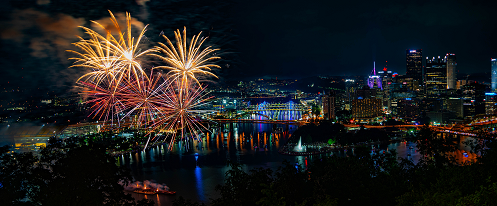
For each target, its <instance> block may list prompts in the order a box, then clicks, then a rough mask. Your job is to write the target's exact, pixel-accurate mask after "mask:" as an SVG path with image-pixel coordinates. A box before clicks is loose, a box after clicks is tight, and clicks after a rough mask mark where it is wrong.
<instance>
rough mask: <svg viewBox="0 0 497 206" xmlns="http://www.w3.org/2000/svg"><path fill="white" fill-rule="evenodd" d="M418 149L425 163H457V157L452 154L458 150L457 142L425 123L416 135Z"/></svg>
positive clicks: (436, 164) (440, 164)
mask: <svg viewBox="0 0 497 206" xmlns="http://www.w3.org/2000/svg"><path fill="white" fill-rule="evenodd" d="M415 141H416V143H417V148H418V151H419V152H420V153H421V154H422V155H423V158H422V160H423V161H422V162H423V163H428V164H431V163H434V164H435V166H437V167H441V166H443V165H448V164H455V159H454V157H453V156H451V155H450V154H451V153H452V152H454V151H455V150H456V144H455V143H454V141H452V140H451V139H449V138H448V137H444V136H443V135H442V134H437V133H436V132H435V131H433V130H432V129H431V128H430V127H429V126H427V125H425V126H423V127H422V128H421V130H420V131H419V132H418V133H417V135H416V137H415Z"/></svg>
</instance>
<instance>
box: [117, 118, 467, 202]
mask: <svg viewBox="0 0 497 206" xmlns="http://www.w3.org/2000/svg"><path fill="white" fill-rule="evenodd" d="M296 129H297V126H296V125H273V124H252V123H227V124H222V125H221V126H220V127H219V128H216V129H214V130H212V131H211V132H209V133H205V135H204V136H203V137H202V138H201V140H199V141H190V142H188V143H186V144H185V143H184V142H179V143H177V144H175V145H174V146H173V147H172V150H168V149H167V148H168V145H167V144H165V145H159V146H157V147H156V148H152V149H150V150H148V151H146V152H143V153H136V154H133V155H131V154H130V155H124V156H121V157H120V160H119V161H120V162H119V164H121V165H126V166H127V167H129V168H130V169H131V170H132V173H133V177H134V178H135V179H136V180H137V181H144V180H153V181H155V182H157V183H161V184H166V185H167V186H168V187H170V189H171V190H173V191H177V193H176V195H175V196H167V195H159V196H157V195H141V194H135V193H133V194H132V196H134V197H135V198H138V199H141V198H143V197H144V196H146V197H147V198H149V199H154V200H155V201H156V202H159V200H160V205H171V204H172V201H173V200H174V199H175V198H177V197H179V196H183V197H185V198H186V199H192V200H194V201H200V202H205V203H207V202H208V201H209V200H210V199H212V198H217V197H218V196H219V194H218V193H217V192H216V191H215V186H216V185H218V184H222V183H223V182H224V177H225V174H226V172H227V171H228V170H229V169H230V168H229V167H228V166H227V165H226V162H227V161H233V162H239V163H241V164H242V169H243V170H244V171H246V172H248V171H249V170H250V169H254V168H258V167H263V168H270V169H272V170H273V171H276V170H277V169H278V167H279V166H281V165H282V162H283V161H284V160H287V161H288V162H290V164H292V165H293V164H295V163H298V165H299V166H301V167H305V166H306V165H308V164H310V162H312V160H313V159H315V158H320V157H323V156H329V155H339V156H348V155H354V149H348V150H339V151H334V152H332V153H328V154H322V155H316V156H310V157H307V158H306V157H304V156H285V155H280V154H279V153H278V149H279V147H280V146H283V145H284V144H285V143H286V141H287V140H288V138H289V137H290V135H291V134H292V133H293V132H294V131H295V130H296ZM467 138H470V137H461V138H459V141H458V143H459V146H460V149H459V150H458V151H456V152H455V153H454V155H455V157H456V158H457V159H458V161H460V162H464V161H468V160H469V161H471V160H472V159H474V158H475V157H476V155H474V154H471V153H469V152H468V157H465V156H464V155H463V152H467V151H468V149H469V148H467V147H466V146H465V145H463V144H462V142H464V141H465V140H466V139H467ZM188 148H189V149H188ZM371 149H372V152H380V153H381V152H383V151H385V152H386V151H389V150H392V149H395V150H396V151H397V153H398V157H403V158H407V159H410V160H413V161H414V162H415V163H417V162H418V161H419V159H420V158H421V155H420V154H419V152H418V151H417V150H416V144H415V143H412V142H397V143H392V144H389V145H372V146H371ZM159 198H160V199H159Z"/></svg>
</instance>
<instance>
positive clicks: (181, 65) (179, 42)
mask: <svg viewBox="0 0 497 206" xmlns="http://www.w3.org/2000/svg"><path fill="white" fill-rule="evenodd" d="M201 34H202V32H200V33H199V34H198V35H197V36H195V35H194V36H193V38H192V39H191V40H190V44H189V45H188V41H187V40H186V28H184V29H183V35H181V32H180V31H179V29H178V30H176V31H175V32H174V35H175V37H176V47H174V45H173V43H172V42H171V41H170V40H169V38H167V37H166V36H165V35H163V37H164V39H166V41H167V45H166V44H163V43H160V42H159V44H160V45H161V46H160V47H158V46H157V47H156V51H158V52H160V53H163V54H164V55H165V56H161V55H157V54H150V55H153V56H156V57H159V58H160V59H162V60H163V61H164V62H166V63H168V64H169V66H159V67H157V68H161V69H167V70H169V72H168V73H167V75H169V76H170V77H171V78H174V79H180V80H181V84H182V85H183V86H188V85H190V84H189V80H193V81H195V82H196V83H197V84H198V85H199V86H200V82H199V80H198V76H213V77H216V78H217V76H216V75H215V74H214V73H212V72H211V70H212V68H221V67H220V66H218V65H216V64H210V63H209V62H210V61H213V60H216V59H220V57H217V56H215V55H212V52H215V51H217V50H219V49H212V48H211V47H210V46H208V47H206V48H205V49H203V50H202V49H201V47H202V44H203V43H204V42H205V40H206V39H207V38H203V37H201V38H200V35H201Z"/></svg>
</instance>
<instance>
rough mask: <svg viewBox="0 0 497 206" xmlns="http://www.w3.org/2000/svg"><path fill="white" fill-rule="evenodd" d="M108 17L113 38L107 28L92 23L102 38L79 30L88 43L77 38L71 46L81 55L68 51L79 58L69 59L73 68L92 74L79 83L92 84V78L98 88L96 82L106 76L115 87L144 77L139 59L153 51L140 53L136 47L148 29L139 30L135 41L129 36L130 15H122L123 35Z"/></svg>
mask: <svg viewBox="0 0 497 206" xmlns="http://www.w3.org/2000/svg"><path fill="white" fill-rule="evenodd" d="M109 13H110V15H111V18H110V19H111V21H112V23H113V24H114V27H115V28H116V29H117V31H118V34H117V38H116V37H114V35H112V32H111V30H110V29H109V28H106V27H105V26H103V25H102V24H100V23H98V22H96V21H92V22H93V23H94V24H96V25H97V26H99V27H101V28H102V29H104V30H105V32H106V35H105V36H103V35H101V34H99V33H98V32H96V31H94V30H92V29H89V28H87V27H83V26H81V27H80V28H82V29H84V30H85V32H86V33H87V34H88V35H90V37H91V39H90V40H84V39H82V38H81V37H80V41H79V42H77V43H75V45H76V46H77V47H78V48H80V49H81V50H83V52H84V53H83V54H82V53H79V52H76V51H70V52H74V53H76V54H78V55H79V56H81V57H80V58H71V59H73V60H76V62H75V65H73V67H76V66H79V67H88V68H91V69H93V70H94V71H93V72H90V73H88V74H85V75H83V76H82V77H81V78H80V79H82V78H85V77H87V78H90V79H92V80H93V79H95V78H96V79H97V81H96V82H97V85H98V84H99V83H100V81H102V80H103V79H104V78H108V77H109V76H110V77H111V79H110V80H111V81H114V80H116V81H117V84H119V83H120V82H121V81H122V79H123V78H124V77H126V78H128V79H131V78H134V79H135V80H137V81H139V79H140V78H142V77H147V76H146V75H145V72H144V70H143V68H142V67H141V65H140V62H139V58H140V57H142V56H144V55H145V54H147V53H149V52H153V51H155V50H156V49H155V48H153V49H147V50H145V51H141V50H140V49H139V46H140V41H141V39H142V38H143V36H144V34H145V31H146V28H147V26H148V25H146V26H145V27H144V28H143V29H142V31H141V32H140V34H139V35H138V37H137V38H136V39H135V38H134V37H133V36H132V35H131V15H130V14H129V13H127V12H126V31H125V32H123V31H122V30H121V27H120V26H119V24H118V22H117V19H116V17H115V16H114V14H112V12H110V11H109ZM80 79H78V80H80Z"/></svg>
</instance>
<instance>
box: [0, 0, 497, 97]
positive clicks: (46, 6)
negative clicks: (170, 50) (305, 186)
mask: <svg viewBox="0 0 497 206" xmlns="http://www.w3.org/2000/svg"><path fill="white" fill-rule="evenodd" d="M186 2H187V1H186V0H185V1H178V2H162V3H161V2H158V1H136V2H133V1H131V2H126V3H123V4H115V3H110V1H90V2H87V1H85V3H84V4H82V5H81V7H80V8H78V9H74V8H72V7H71V4H74V3H78V1H67V2H59V1H37V2H34V1H27V0H26V1H10V2H6V3H5V4H4V7H2V15H3V17H4V18H2V20H1V22H0V24H1V25H2V26H3V29H2V30H1V31H0V34H1V35H0V36H1V42H2V47H1V50H0V52H1V53H2V54H3V58H1V61H0V66H1V68H2V69H1V70H0V72H1V76H2V80H1V81H0V86H2V87H5V86H10V87H14V88H16V87H17V86H20V85H22V86H24V87H26V86H30V87H33V88H38V87H45V88H46V87H50V89H53V90H59V91H62V90H63V91H66V90H70V89H71V88H72V86H74V82H73V81H72V80H71V79H72V77H74V76H78V75H80V74H79V73H78V71H76V70H71V69H67V67H68V66H69V65H70V64H71V62H70V61H67V58H68V57H71V55H70V54H69V53H67V52H65V51H66V50H73V49H75V48H74V46H72V45H71V42H74V39H75V36H76V35H82V34H83V33H82V30H78V28H77V26H79V25H85V26H90V27H91V24H90V20H96V21H104V22H105V23H109V22H108V18H107V17H106V14H107V13H108V11H107V10H109V9H111V10H113V11H115V12H116V15H117V16H118V17H120V16H122V15H123V14H124V12H125V11H128V12H130V13H131V14H132V15H133V16H134V19H133V23H132V25H133V26H135V27H137V28H139V29H140V28H143V26H145V25H147V24H148V25H150V26H149V27H148V28H147V29H148V30H147V32H146V33H145V36H146V38H144V40H143V41H144V42H143V44H150V45H152V46H156V45H157V42H160V34H166V35H171V34H172V32H173V31H174V30H176V29H180V28H183V26H187V27H189V28H191V29H190V30H189V35H190V32H191V34H192V35H193V34H195V33H198V32H200V31H203V32H204V34H205V35H206V36H208V37H209V39H210V42H212V45H214V46H218V48H220V49H221V50H220V53H219V56H220V57H221V58H222V59H221V60H220V61H219V65H220V66H221V67H222V68H221V69H219V73H218V74H219V75H218V76H219V80H220V81H224V80H239V79H240V80H247V79H255V78H275V77H279V78H282V79H283V78H293V79H296V78H302V77H309V76H317V75H337V76H338V75H358V74H359V75H362V74H364V75H367V74H368V73H369V71H370V70H371V62H373V61H376V62H377V63H380V62H385V61H388V66H389V67H388V68H389V69H390V70H391V71H395V72H397V73H398V74H405V73H406V69H407V68H406V66H405V56H404V53H403V52H404V51H405V50H406V49H413V48H414V49H415V48H419V49H422V50H423V57H426V56H438V55H440V54H446V53H455V54H457V56H458V59H457V63H458V66H457V70H458V71H457V72H458V73H473V72H477V73H483V72H489V71H490V66H489V65H488V59H489V58H496V57H497V50H496V49H495V48H497V41H496V40H494V39H493V38H491V37H492V36H495V35H494V34H496V33H497V29H495V28H494V27H492V26H489V25H491V24H492V22H494V21H495V18H496V17H494V16H492V15H491V13H492V10H491V8H493V7H494V6H495V5H497V3H496V2H491V3H488V4H485V5H482V4H477V3H472V2H452V3H450V4H446V3H440V2H430V1H426V2H418V3H412V4H407V3H403V2H395V1H377V2H363V3H361V4H357V5H356V4H351V3H348V2H340V3H331V2H326V1H316V2H310V3H306V4H301V3H300V2H299V1H293V0H292V1H287V2H284V3H279V2H269V3H268V2H262V1H250V2H246V1H236V0H234V1H215V2H210V3H208V2H202V1H191V2H190V3H191V4H190V3H186ZM494 4H495V5H494ZM201 8H202V9H201ZM156 61H157V62H159V60H156ZM423 64H424V63H423ZM154 65H155V63H151V64H150V65H146V67H147V68H151V67H152V66H154ZM378 66H383V65H381V64H378ZM28 83H29V84H28Z"/></svg>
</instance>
